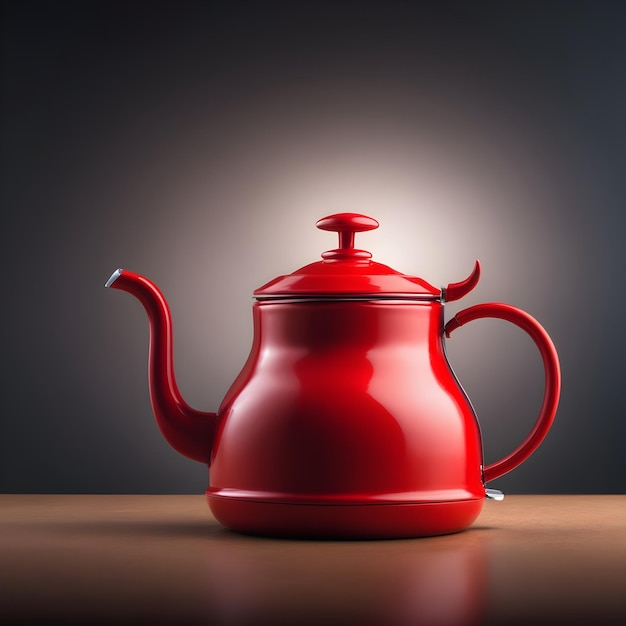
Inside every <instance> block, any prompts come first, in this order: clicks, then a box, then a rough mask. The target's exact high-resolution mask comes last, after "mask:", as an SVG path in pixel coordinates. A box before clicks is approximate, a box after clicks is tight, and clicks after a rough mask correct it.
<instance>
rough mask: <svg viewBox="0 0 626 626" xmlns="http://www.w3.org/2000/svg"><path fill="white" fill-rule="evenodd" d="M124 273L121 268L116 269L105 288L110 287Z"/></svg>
mask: <svg viewBox="0 0 626 626" xmlns="http://www.w3.org/2000/svg"><path fill="white" fill-rule="evenodd" d="M123 271H124V270H122V268H121V267H120V268H119V269H116V270H115V271H114V272H113V273H112V274H111V276H110V277H109V280H107V281H106V283H104V286H105V287H110V286H111V285H112V284H113V283H114V282H115V281H116V280H117V279H118V278H119V277H120V276H121V275H122V272H123Z"/></svg>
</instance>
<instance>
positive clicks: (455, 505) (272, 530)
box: [206, 491, 484, 539]
mask: <svg viewBox="0 0 626 626" xmlns="http://www.w3.org/2000/svg"><path fill="white" fill-rule="evenodd" d="M206 496H207V501H208V504H209V508H210V509H211V512H212V513H213V515H214V516H215V518H216V519H217V520H218V522H220V523H221V524H222V525H223V526H225V527H226V528H228V529H230V530H233V531H235V532H239V533H243V534H247V535H260V536H266V537H290V538H301V539H305V538H309V539H400V538H411V537H429V536H433V535H448V534H451V533H456V532H460V531H462V530H464V529H466V528H467V527H468V526H470V525H471V524H472V523H473V522H474V521H475V520H476V518H477V517H478V515H479V514H480V512H481V510H482V507H483V502H484V499H483V498H481V499H471V500H454V501H442V502H406V503H393V504H302V503H289V502H263V501H259V500H253V499H250V500H245V499H240V498H228V497H223V496H216V495H214V494H211V493H209V492H208V491H207V494H206Z"/></svg>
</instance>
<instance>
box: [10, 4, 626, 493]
mask: <svg viewBox="0 0 626 626" xmlns="http://www.w3.org/2000/svg"><path fill="white" fill-rule="evenodd" d="M2 22H3V23H2V45H3V50H2V156H3V165H2V226H1V228H0V231H1V233H2V235H1V236H2V249H1V254H2V257H3V259H2V294H3V298H2V303H3V304H2V307H1V308H0V311H1V315H2V320H1V329H2V352H1V358H2V377H1V381H2V389H1V393H2V405H1V407H2V408H1V411H2V415H1V433H0V435H1V439H0V446H1V447H0V490H1V491H5V492H42V493H45V492H95V493H99V492H119V493H124V492H127V493H129V492H130V493H132V492H143V493H200V492H202V491H203V490H204V488H205V487H206V482H207V479H206V468H205V467H203V466H201V465H199V464H195V463H194V462H192V461H188V460H186V459H184V458H182V457H179V456H178V455H177V454H176V453H175V452H174V451H172V450H170V448H169V447H168V446H167V444H166V443H165V441H164V440H163V439H162V438H161V435H160V434H159V432H158V429H157V427H156V425H155V424H154V423H153V418H152V416H151V411H150V406H149V401H148V397H147V383H146V356H147V348H148V346H147V338H148V335H147V320H146V317H145V315H144V313H143V311H142V309H141V308H140V306H139V304H138V303H137V302H136V301H135V300H134V299H133V298H131V297H130V296H128V295H127V294H122V293H120V292H116V291H108V290H105V289H103V287H102V285H103V283H104V281H105V280H106V279H107V278H108V276H109V275H110V273H111V272H112V271H113V270H114V269H115V268H116V267H118V266H121V267H125V268H127V269H130V270H133V271H136V272H139V273H142V274H145V275H147V276H149V277H150V278H152V279H153V280H154V281H155V282H157V283H158V284H159V286H160V287H161V288H162V290H163V291H164V292H165V294H166V295H167V297H168V300H169V302H170V306H171V309H172V312H173V315H174V323H175V332H176V366H177V375H178V381H179V385H180V387H181V390H182V392H183V394H184V395H185V397H186V399H187V400H188V402H190V403H191V404H192V405H194V406H196V407H197V408H200V409H205V410H216V409H217V407H218V405H219V403H220V400H221V398H222V396H223V395H224V393H225V392H226V390H227V389H228V386H229V384H230V382H231V381H232V380H233V378H234V377H235V375H236V374H237V372H238V371H239V368H240V367H241V365H242V364H243V362H244V360H245V358H246V356H247V352H248V350H249V346H250V341H251V330H252V328H251V315H250V308H251V292H252V291H253V289H254V288H256V287H257V286H259V285H261V284H263V283H265V282H267V281H268V280H270V279H271V278H273V277H275V276H276V275H279V274H284V273H288V272H291V271H293V270H294V269H296V268H297V267H299V266H301V265H304V264H306V263H309V262H311V261H314V260H316V259H318V258H319V254H320V252H321V251H323V250H326V249H329V248H331V247H334V239H333V235H332V234H329V233H323V232H320V231H317V230H316V229H315V228H314V223H315V221H316V220H317V219H318V218H320V217H322V216H324V215H327V214H330V213H334V212H339V211H357V212H362V213H366V214H370V215H372V216H374V217H376V218H377V219H378V220H379V221H380V223H381V227H380V229H379V230H378V231H374V232H371V233H365V234H362V235H360V236H359V246H361V247H364V248H367V249H370V250H371V251H373V253H374V258H375V259H376V260H378V261H380V262H383V263H387V264H388V265H391V266H392V267H394V268H396V269H398V270H400V271H403V272H406V273H410V274H417V275H420V276H422V277H424V278H426V279H427V280H429V281H430V282H432V283H434V284H447V283H448V282H451V281H458V280H461V279H462V278H464V277H465V276H466V275H467V274H468V273H469V271H470V269H471V267H472V264H473V261H474V259H475V258H480V259H481V261H482V262H483V267H484V274H483V278H482V280H481V283H480V284H479V286H478V288H477V289H476V290H475V291H474V292H473V293H472V294H471V295H470V296H468V297H467V298H465V300H464V301H462V302H458V303H453V304H451V305H449V311H448V313H447V315H448V316H451V315H452V314H453V313H454V312H455V311H456V310H459V309H460V308H464V307H465V306H468V305H470V304H474V303H477V302H480V301H489V300H500V301H504V302H510V303H512V304H515V305H517V306H520V307H522V308H524V309H526V310H528V311H529V312H530V313H531V314H533V315H534V316H535V317H537V318H538V319H539V320H540V321H541V322H542V324H543V325H544V326H545V327H546V329H547V330H548V331H549V332H550V334H551V335H552V337H553V339H554V341H555V343H556V345H557V348H558V350H559V353H560V357H561V360H562V367H563V385H564V387H563V395H562V401H561V405H560V409H559V413H558V416H557V420H556V422H555V425H554V427H553V429H552V431H551V432H550V434H549V435H548V437H547V439H546V441H545V442H544V444H543V445H542V447H541V448H540V449H539V451H538V452H537V453H536V454H535V455H534V456H533V457H532V458H531V459H530V460H529V461H527V462H526V463H525V464H524V465H522V466H521V467H520V468H518V469H517V470H515V471H514V472H512V473H511V474H509V475H507V476H505V477H503V478H501V479H499V480H497V481H495V482H494V483H493V485H492V486H494V487H499V488H501V489H504V490H505V491H508V492H514V493H515V492H518V493H520V492H532V493H549V492H563V493H585V492H588V493H602V492H609V493H610V492H624V491H625V489H626V429H625V426H624V420H625V409H626V400H625V397H624V390H623V386H624V385H623V377H624V366H623V360H622V355H623V352H624V348H625V341H624V340H625V337H624V324H623V320H622V316H623V315H622V307H623V303H624V278H623V275H624V268H625V267H626V263H625V258H624V257H625V253H624V246H623V236H624V220H625V218H624V202H625V200H626V182H625V181H626V176H625V173H626V123H625V119H626V117H625V115H624V111H626V70H625V69H624V68H625V67H626V65H625V62H626V36H625V33H626V3H623V2H618V1H615V2H610V1H606V0H604V1H599V0H594V1H589V2H576V1H563V2H558V1H554V0H553V1H544V2H531V1H523V2H380V3H368V2H282V3H281V2H232V1H231V2H215V3H212V2H171V3H158V2H145V3H143V2H124V3H116V2H110V1H108V2H75V3H72V2H4V3H3V16H2ZM448 345H449V355H450V359H451V361H452V363H453V365H454V368H455V370H456V372H457V374H458V376H459V377H460V379H461V381H462V382H463V384H464V386H465V387H466V388H467V390H468V392H469V394H470V396H471V397H472V400H473V402H474V404H475V407H476V409H477V411H478V414H479V418H480V422H481V425H482V429H483V434H484V442H485V449H486V457H487V461H488V462H491V461H494V460H496V459H498V458H500V457H501V456H503V455H504V454H506V453H507V452H508V451H510V450H511V449H512V448H513V447H514V446H515V445H516V444H517V443H518V442H519V441H520V440H521V439H522V438H523V436H524V435H525V433H526V432H527V431H528V430H529V429H530V427H531V425H532V423H533V421H534V417H535V414H536V412H537V410H538V407H539V404H540V400H541V389H542V373H541V364H540V359H539V356H538V354H537V353H536V352H535V350H534V348H533V346H532V344H530V342H529V340H528V339H527V338H526V337H525V336H523V335H522V334H521V333H520V332H519V331H517V330H516V329H515V328H513V327H511V328H509V327H507V326H506V325H504V324H503V323H499V322H482V321H481V322H476V323H475V324H472V325H471V326H470V327H467V328H464V329H462V330H459V331H457V333H455V335H454V336H453V338H452V339H451V340H450V341H449V343H448Z"/></svg>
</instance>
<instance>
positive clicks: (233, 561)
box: [0, 495, 626, 626]
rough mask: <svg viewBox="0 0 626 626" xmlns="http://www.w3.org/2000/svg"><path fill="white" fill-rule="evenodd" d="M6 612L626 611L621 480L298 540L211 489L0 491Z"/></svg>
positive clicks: (610, 619)
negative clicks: (228, 512)
mask: <svg viewBox="0 0 626 626" xmlns="http://www.w3.org/2000/svg"><path fill="white" fill-rule="evenodd" d="M0 566H1V567H0V622H2V623H13V622H15V621H18V620H20V621H22V620H23V621H28V622H29V623H38V622H41V623H44V622H55V623H66V624H79V623H80V624H94V623H97V624H100V623H102V624H104V623H106V624H112V625H113V624H137V623H141V624H144V623H154V624H183V625H184V624H204V623H206V624H210V625H216V626H222V625H233V626H240V625H246V626H247V625H250V626H252V625H254V626H264V625H283V624H293V625H294V626H300V625H309V624H311V625H312V624H315V625H340V624H346V625H347V624H349V625H353V624H354V625H370V624H380V625H381V626H395V625H404V624H406V625H409V624H411V625H430V624H433V625H435V624H436V625H441V626H462V625H464V624H507V625H510V624H551V623H553V624H594V625H600V624H626V496H625V495H607V496H507V497H506V498H505V500H504V501H503V502H486V503H485V507H484V510H483V513H482V514H481V516H480V517H479V519H478V520H477V521H476V523H475V524H474V525H473V526H472V527H471V528H470V529H468V530H466V531H465V532H462V533H458V534H455V535H448V536H444V537H431V538H423V539H410V540H392V541H354V542H350V541H296V540H275V539H263V538H256V537H248V536H244V535H237V534H235V533H231V532H229V531H227V530H224V529H223V528H221V527H220V526H219V525H218V524H217V523H216V522H215V520H214V519H213V518H212V517H211V514H210V512H209V510H208V507H207V506H206V503H205V500H204V497H203V496H132V495H124V496H109V495H106V496H101V495H98V496H96V495H93V496H92V495H63V496H52V495H44V496H40V495H0Z"/></svg>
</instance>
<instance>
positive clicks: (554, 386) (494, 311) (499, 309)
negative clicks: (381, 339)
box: [444, 302, 561, 481]
mask: <svg viewBox="0 0 626 626" xmlns="http://www.w3.org/2000/svg"><path fill="white" fill-rule="evenodd" d="M485 317H492V318H497V319H501V320H505V321H507V322H511V323H513V324H515V325H516V326H519V327H520V328H521V329H522V330H524V331H525V332H526V333H528V335H530V338H531V339H532V340H533V341H534V343H535V345H536V346H537V348H539V352H540V353H541V357H542V359H543V367H544V371H545V388H544V394H543V403H542V405H541V410H540V411H539V416H538V417H537V420H536V422H535V424H534V426H533V428H532V430H531V431H530V433H529V434H528V436H527V437H526V439H524V441H523V442H522V443H521V444H520V445H519V446H518V447H517V448H515V450H513V452H511V453H510V454H509V455H507V456H505V457H504V458H503V459H500V460H499V461H496V462H495V463H491V464H490V465H487V466H486V467H485V470H484V471H485V481H490V480H493V479H494V478H498V477H499V476H502V475H503V474H506V473H507V472H510V471H511V470H512V469H513V468H515V467H517V466H518V465H520V464H521V463H523V462H524V461H525V460H526V459H527V458H528V457H529V456H530V455H531V454H532V453H533V452H534V451H535V450H536V449H537V448H538V447H539V444H540V443H541V442H542V441H543V439H544V437H545V436H546V434H547V433H548V430H550V427H551V426H552V422H553V421H554V417H555V415H556V410H557V407H558V404H559V396H560V393H561V368H560V366H559V357H558V355H557V352H556V349H555V347H554V344H553V343H552V340H551V339H550V337H549V335H548V333H547V332H546V331H545V330H544V328H543V327H542V326H541V325H540V324H539V322H537V320H536V319H535V318H533V317H532V316H530V315H529V314H528V313H526V312H525V311H522V310H521V309H518V308H516V307H514V306H511V305H510V304H500V303H498V302H489V303H485V304H477V305H476V306H472V307H469V308H467V309H464V310H463V311H459V312H458V313H457V314H456V315H455V316H454V317H453V318H452V319H451V320H450V321H449V322H448V323H447V324H446V325H445V328H444V332H445V334H446V337H450V334H451V333H452V331H454V330H456V329H457V328H458V327H459V326H463V325H464V324H467V323H468V322H471V321H473V320H477V319H481V318H485Z"/></svg>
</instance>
